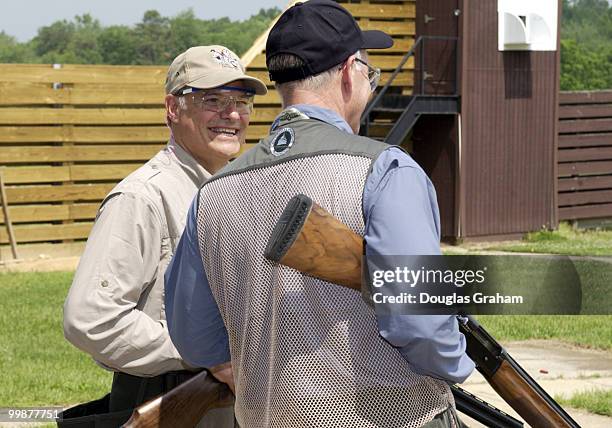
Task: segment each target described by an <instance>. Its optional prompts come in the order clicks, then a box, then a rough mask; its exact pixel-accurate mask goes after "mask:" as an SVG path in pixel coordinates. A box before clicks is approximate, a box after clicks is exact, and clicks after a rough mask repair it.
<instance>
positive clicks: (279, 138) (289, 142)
mask: <svg viewBox="0 0 612 428" xmlns="http://www.w3.org/2000/svg"><path fill="white" fill-rule="evenodd" d="M294 140H295V132H293V129H291V128H283V129H280V130H279V131H278V132H277V133H276V135H275V136H274V138H273V139H272V141H270V153H272V154H273V155H274V156H280V155H283V154H285V153H286V152H287V151H288V150H289V149H290V148H291V146H293V141H294Z"/></svg>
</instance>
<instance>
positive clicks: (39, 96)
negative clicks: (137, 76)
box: [0, 82, 165, 106]
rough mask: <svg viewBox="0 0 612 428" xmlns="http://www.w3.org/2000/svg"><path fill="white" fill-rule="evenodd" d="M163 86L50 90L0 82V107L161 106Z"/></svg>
mask: <svg viewBox="0 0 612 428" xmlns="http://www.w3.org/2000/svg"><path fill="white" fill-rule="evenodd" d="M164 97H165V91H164V88H163V86H162V85H138V90H137V91H135V90H134V85H124V86H118V85H89V84H79V85H78V86H76V87H61V88H59V89H53V87H52V85H51V84H50V83H38V82H28V83H15V82H0V105H33V104H43V105H44V104H72V105H88V104H93V105H108V104H113V105H126V104H128V105H141V104H145V105H156V106H163V105H164Z"/></svg>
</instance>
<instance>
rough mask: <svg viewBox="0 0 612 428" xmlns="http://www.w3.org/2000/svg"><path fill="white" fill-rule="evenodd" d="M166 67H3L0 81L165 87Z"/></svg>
mask: <svg viewBox="0 0 612 428" xmlns="http://www.w3.org/2000/svg"><path fill="white" fill-rule="evenodd" d="M167 70H168V67H167V66H143V65H138V66H131V65H73V64H63V65H62V67H61V68H59V69H55V68H53V66H52V65H51V64H0V81H2V82H23V81H24V76H27V80H28V81H29V82H39V83H54V82H58V83H86V84H93V83H105V84H115V83H117V82H121V84H122V85H126V84H134V85H163V84H164V81H165V79H166V72H167Z"/></svg>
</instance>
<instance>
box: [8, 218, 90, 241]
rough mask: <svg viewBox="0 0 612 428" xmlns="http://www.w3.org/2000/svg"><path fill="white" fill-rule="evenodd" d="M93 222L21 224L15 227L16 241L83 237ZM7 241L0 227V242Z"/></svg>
mask: <svg viewBox="0 0 612 428" xmlns="http://www.w3.org/2000/svg"><path fill="white" fill-rule="evenodd" d="M92 225H93V223H92V222H82V223H81V222H79V223H71V224H49V225H41V226H30V225H27V226H26V225H21V226H16V227H15V237H16V238H17V242H18V243H20V244H21V243H23V242H44V241H59V240H63V239H85V238H87V236H88V235H89V232H90V230H91V227H92ZM7 242H8V239H7V236H6V231H4V230H2V229H0V244H6V243H7Z"/></svg>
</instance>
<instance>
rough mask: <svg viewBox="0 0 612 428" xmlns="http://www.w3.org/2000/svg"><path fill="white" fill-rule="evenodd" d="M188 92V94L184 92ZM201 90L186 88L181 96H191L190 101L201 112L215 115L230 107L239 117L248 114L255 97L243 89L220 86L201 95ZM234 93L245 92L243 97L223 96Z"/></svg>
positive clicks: (251, 109)
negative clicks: (204, 111) (209, 112)
mask: <svg viewBox="0 0 612 428" xmlns="http://www.w3.org/2000/svg"><path fill="white" fill-rule="evenodd" d="M186 91H189V92H186ZM200 91H202V90H201V89H196V88H187V89H184V90H183V91H182V92H183V95H187V94H192V95H191V99H192V101H193V103H194V104H195V105H198V106H199V107H200V108H201V109H202V110H206V111H212V112H215V113H221V112H223V111H226V109H227V108H228V107H229V106H231V107H232V110H235V111H236V112H238V114H240V115H246V114H250V113H251V112H252V111H253V99H254V98H255V95H254V94H252V92H251V91H247V90H245V89H244V88H238V87H233V86H221V87H219V88H218V89H214V90H212V91H206V92H203V91H202V93H201V94H198V92H200ZM236 91H242V92H246V94H245V95H230V96H228V95H225V94H227V93H233V92H236Z"/></svg>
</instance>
